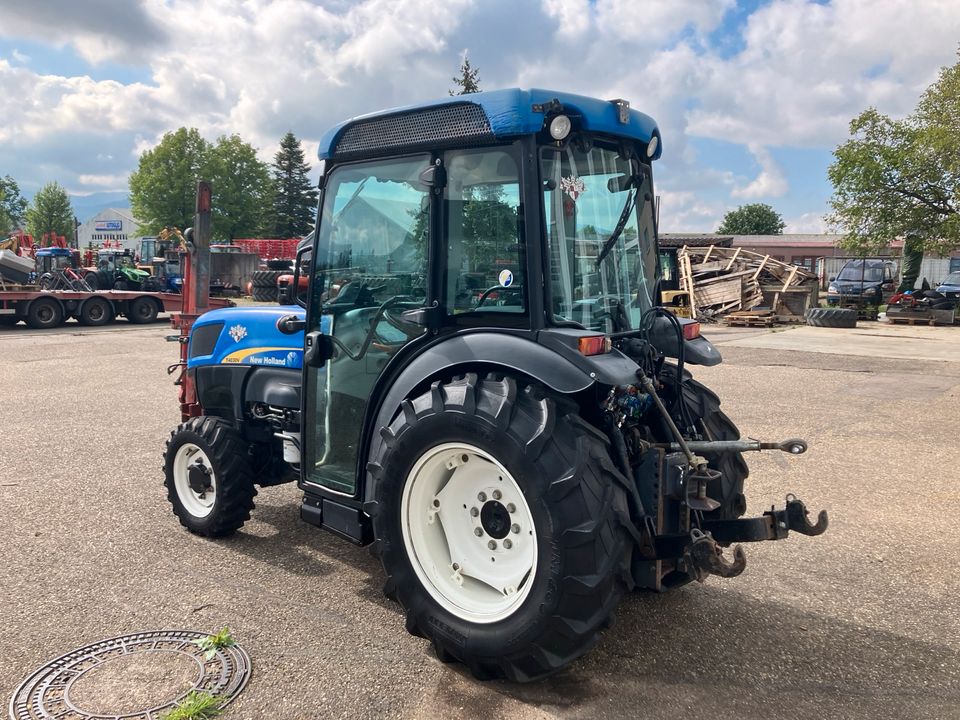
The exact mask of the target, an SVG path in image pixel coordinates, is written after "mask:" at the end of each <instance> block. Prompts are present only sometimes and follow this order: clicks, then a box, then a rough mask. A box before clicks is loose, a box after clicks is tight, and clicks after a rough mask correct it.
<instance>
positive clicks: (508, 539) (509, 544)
mask: <svg viewBox="0 0 960 720" xmlns="http://www.w3.org/2000/svg"><path fill="white" fill-rule="evenodd" d="M503 546H504V547H505V548H506V549H507V550H509V549H510V548H512V547H513V543H512V542H511V541H510V538H507V539H506V540H504V541H503Z"/></svg>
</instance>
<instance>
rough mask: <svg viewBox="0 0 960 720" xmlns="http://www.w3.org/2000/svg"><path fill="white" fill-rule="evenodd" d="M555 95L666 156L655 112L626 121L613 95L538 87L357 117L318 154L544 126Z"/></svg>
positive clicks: (587, 119) (481, 137)
mask: <svg viewBox="0 0 960 720" xmlns="http://www.w3.org/2000/svg"><path fill="white" fill-rule="evenodd" d="M553 100H557V101H559V102H560V104H561V105H563V112H564V113H566V114H568V115H570V116H572V117H576V118H577V119H578V120H579V123H580V126H581V127H582V128H583V129H584V130H587V131H590V132H595V133H603V134H609V135H615V136H619V137H627V138H631V139H634V140H637V141H639V142H641V143H644V144H645V143H648V142H650V139H651V138H653V137H654V136H656V137H657V138H658V146H657V149H656V152H655V153H654V155H653V159H654V160H656V159H657V158H659V157H660V153H661V151H662V142H660V131H659V129H658V127H657V123H656V121H654V119H653V118H651V117H650V116H649V115H645V114H644V113H642V112H639V111H637V110H629V111H628V112H627V116H626V120H627V121H626V122H625V123H624V122H621V116H620V110H619V108H618V107H617V105H616V104H615V103H613V102H611V101H609V100H599V99H597V98H590V97H585V96H583V95H573V94H571V93H564V92H557V91H555V90H541V89H536V88H534V89H531V90H521V89H519V88H511V89H507V90H492V91H489V92H481V93H473V94H470V95H454V96H451V97H448V98H443V99H440V100H436V101H432V102H426V103H421V104H419V105H409V106H406V107H400V108H393V109H390V110H383V111H380V112H376V113H371V114H369V115H362V116H360V117H356V118H352V119H351V120H347V121H345V122H343V123H340V124H339V125H337V126H336V127H334V128H333V129H331V130H330V131H328V132H327V133H326V134H325V135H324V136H323V138H321V140H320V149H319V153H318V154H319V157H320V159H321V160H326V159H329V158H336V157H349V156H351V155H356V154H360V153H361V152H362V151H363V150H364V149H366V150H370V149H384V150H386V149H389V148H399V147H415V146H417V145H418V144H419V145H423V146H429V145H432V144H438V143H441V142H442V141H444V140H447V141H450V140H476V141H477V142H494V141H498V140H507V139H510V138H514V137H518V136H521V135H530V134H532V133H537V132H540V130H542V129H543V125H544V120H545V118H546V115H545V112H544V110H543V106H545V105H547V104H549V103H550V102H551V101H553Z"/></svg>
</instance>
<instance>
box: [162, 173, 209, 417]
mask: <svg viewBox="0 0 960 720" xmlns="http://www.w3.org/2000/svg"><path fill="white" fill-rule="evenodd" d="M210 208H211V187H210V183H208V182H205V181H203V180H201V181H199V182H198V183H197V204H196V217H195V218H194V227H193V231H192V233H191V234H190V235H189V237H188V241H187V243H186V247H185V248H184V252H185V253H186V257H185V258H184V260H185V261H186V262H181V267H183V288H182V291H181V294H182V297H183V309H182V311H181V312H180V313H177V314H174V316H173V318H172V319H171V323H172V325H173V327H175V328H178V329H179V330H180V362H179V367H180V377H179V378H178V379H177V384H178V385H179V386H180V416H181V419H182V420H187V419H189V418H191V417H197V416H199V415H202V414H203V407H202V406H201V405H200V401H199V400H198V399H197V387H196V385H195V384H194V382H193V378H192V377H191V376H190V375H189V373H187V350H188V344H187V342H188V340H189V338H190V329H191V328H192V327H193V323H194V322H195V321H196V319H197V318H198V317H200V316H201V315H203V313H205V312H206V311H207V310H209V309H210ZM174 367H176V366H174Z"/></svg>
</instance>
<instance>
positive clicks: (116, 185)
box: [77, 174, 129, 192]
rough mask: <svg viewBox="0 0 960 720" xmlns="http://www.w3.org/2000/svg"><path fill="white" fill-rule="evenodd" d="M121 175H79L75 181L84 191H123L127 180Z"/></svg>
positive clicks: (125, 176) (126, 176) (124, 175)
mask: <svg viewBox="0 0 960 720" xmlns="http://www.w3.org/2000/svg"><path fill="white" fill-rule="evenodd" d="M128 177H129V176H128V175H126V174H123V175H79V176H78V177H77V180H78V181H79V183H80V184H81V185H83V186H85V187H84V190H85V191H88V192H89V191H91V188H92V189H94V190H125V189H126V187H127V178H128Z"/></svg>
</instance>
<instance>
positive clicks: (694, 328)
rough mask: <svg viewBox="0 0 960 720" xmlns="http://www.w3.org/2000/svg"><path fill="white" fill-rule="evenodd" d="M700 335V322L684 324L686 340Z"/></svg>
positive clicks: (694, 338) (684, 337)
mask: <svg viewBox="0 0 960 720" xmlns="http://www.w3.org/2000/svg"><path fill="white" fill-rule="evenodd" d="M698 337H700V323H698V322H692V323H686V324H685V325H684V326H683V339H684V340H696V339H697V338H698ZM581 339H582V338H581Z"/></svg>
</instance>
